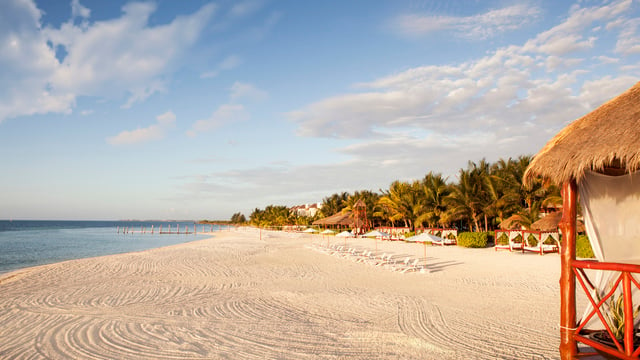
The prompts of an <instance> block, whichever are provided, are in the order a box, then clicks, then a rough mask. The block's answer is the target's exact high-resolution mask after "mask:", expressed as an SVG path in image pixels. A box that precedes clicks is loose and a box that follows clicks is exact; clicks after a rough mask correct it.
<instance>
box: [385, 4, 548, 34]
mask: <svg viewBox="0 0 640 360" xmlns="http://www.w3.org/2000/svg"><path fill="white" fill-rule="evenodd" d="M539 15H540V10H539V9H538V8H536V7H533V6H528V5H525V4H517V5H512V6H508V7H505V8H502V9H496V10H490V11H488V12H486V13H484V14H478V15H473V16H464V17H454V16H436V15H422V16H421V15H415V14H411V15H403V16H399V17H397V18H395V19H393V20H392V22H391V25H392V27H393V28H394V29H396V31H398V32H400V33H403V34H407V35H414V36H419V35H425V34H428V33H432V32H436V31H452V32H453V33H454V34H456V35H457V36H459V37H467V38H472V39H486V38H490V37H492V36H495V35H496V34H498V33H503V32H505V31H509V30H515V29H518V28H520V27H522V26H523V25H524V24H527V23H529V22H530V21H532V20H534V19H535V18H536V17H538V16H539Z"/></svg>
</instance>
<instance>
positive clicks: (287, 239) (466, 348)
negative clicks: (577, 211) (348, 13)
mask: <svg viewBox="0 0 640 360" xmlns="http://www.w3.org/2000/svg"><path fill="white" fill-rule="evenodd" d="M326 242H327V238H322V237H321V236H318V235H315V236H310V235H299V234H296V235H291V234H284V233H275V232H274V233H267V232H263V234H262V240H260V238H259V234H258V233H257V232H256V231H254V230H252V231H237V232H221V233H217V234H215V236H214V237H213V238H211V239H207V240H201V241H196V242H193V243H189V244H181V245H175V246H171V247H167V248H162V249H155V250H148V251H144V252H139V253H131V254H123V255H114V256H106V257H100V258H94V259H84V260H74V261H68V262H63V263H59V264H54V265H48V266H41V267H37V268H31V269H27V270H23V271H19V272H14V273H10V274H6V275H5V276H4V277H3V278H0V294H1V295H0V324H2V326H0V339H2V340H1V341H0V358H2V359H37V358H49V359H318V358H319V359H375V358H387V359H415V358H421V359H462V358H464V359H551V358H558V351H557V348H558V344H559V343H558V333H559V331H558V308H559V304H558V302H559V300H558V276H559V257H558V255H557V254H548V255H545V256H539V255H536V254H516V253H508V252H495V251H494V250H493V249H463V248H457V247H428V248H427V251H428V253H427V261H428V264H429V265H428V269H429V272H427V273H413V272H410V273H405V274H401V273H398V272H394V271H390V270H388V269H384V268H382V267H374V266H370V265H367V264H364V263H356V262H354V261H350V260H349V259H347V258H341V257H337V256H331V255H328V254H326V253H322V252H320V251H317V250H314V249H313V247H312V246H311V245H312V244H315V245H318V244H325V243H326ZM329 242H340V243H343V242H344V240H341V239H338V238H335V237H332V238H329ZM347 242H348V245H349V246H354V245H357V246H361V247H369V248H372V249H373V248H374V246H376V245H377V246H378V248H379V249H380V250H381V251H388V252H394V253H397V254H407V255H413V256H423V247H422V245H420V244H406V243H398V242H378V243H377V244H375V243H374V242H373V241H371V240H366V239H363V240H354V239H349V240H348V241H347Z"/></svg>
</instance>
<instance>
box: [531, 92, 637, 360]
mask: <svg viewBox="0 0 640 360" xmlns="http://www.w3.org/2000/svg"><path fill="white" fill-rule="evenodd" d="M639 140H640V83H637V84H636V85H635V86H633V87H631V88H630V89H629V90H627V91H626V92H624V93H622V94H621V95H619V96H618V97H616V98H614V99H612V100H610V101H609V102H607V103H605V104H604V105H602V106H600V107H599V108H597V109H596V110H594V111H593V112H591V113H589V114H587V115H585V116H584V117H582V118H580V119H578V120H575V121H574V122H573V123H571V124H569V125H568V126H567V127H566V128H564V129H563V130H562V131H560V132H559V133H558V134H557V135H556V136H555V137H554V138H553V139H551V141H549V142H548V143H547V145H546V146H545V147H544V148H543V149H542V150H541V151H540V152H539V153H538V154H537V155H536V156H535V157H534V159H533V161H532V162H531V164H530V166H529V168H528V169H527V172H526V174H525V181H526V180H529V179H531V178H532V177H533V176H535V175H542V176H544V177H546V178H548V179H551V180H552V181H554V182H555V183H557V184H562V198H563V206H562V208H563V215H562V220H561V221H560V228H561V231H562V233H563V237H564V238H563V243H562V250H561V275H560V307H561V310H560V356H561V358H562V359H563V360H568V359H575V358H576V357H578V356H584V355H587V353H582V352H580V351H579V350H578V347H577V342H581V343H584V344H586V345H588V346H591V347H592V348H594V349H595V350H596V351H598V352H601V353H606V354H609V355H613V356H615V357H619V358H636V359H637V358H638V356H639V354H640V349H638V348H636V347H637V345H635V344H634V339H635V338H636V336H635V331H634V327H635V325H634V316H633V308H635V307H636V306H637V304H634V303H633V298H634V296H633V292H634V289H635V292H636V293H637V292H638V291H637V289H638V288H640V285H639V283H638V280H637V279H636V277H634V276H637V275H638V273H640V260H639V259H640V173H639V172H636V171H637V170H638V169H640V141H639ZM578 192H579V193H580V202H581V206H582V210H583V211H582V214H583V217H584V222H585V228H586V231H587V235H588V236H589V239H590V241H591V246H592V248H593V250H594V253H595V254H596V258H597V259H598V261H580V260H576V252H575V240H576V214H577V200H578ZM585 269H591V270H598V271H596V272H597V273H598V275H597V277H596V279H595V281H593V280H591V279H589V277H588V276H587V273H586V272H585V271H584V270H585ZM576 280H578V281H579V284H580V287H581V288H582V289H583V290H584V293H585V295H586V296H587V298H589V299H590V302H591V303H592V304H594V307H592V308H590V309H587V311H586V312H585V315H584V316H583V317H582V319H580V321H576V299H575V298H576ZM606 284H609V285H606ZM604 285H606V286H608V287H606V288H603V287H601V286H604ZM617 294H619V295H617ZM618 296H622V298H623V299H624V306H623V309H624V310H623V312H624V317H623V318H624V326H623V327H622V329H623V330H622V334H620V333H619V332H617V331H616V333H614V330H615V329H613V328H614V326H612V324H609V323H608V322H607V321H605V319H606V315H611V314H606V312H608V311H610V309H612V307H609V306H607V304H609V303H611V302H612V301H614V297H615V298H618V299H619V297H618ZM637 297H638V296H636V298H637ZM594 308H595V309H594ZM603 313H604V314H605V315H603ZM594 320H595V321H596V322H598V325H597V326H600V327H601V328H603V329H604V330H593V329H592V328H591V327H590V326H591V325H590V324H592V323H593V322H594ZM587 325H589V327H587ZM598 331H600V332H603V335H606V336H607V337H609V338H611V339H613V340H612V342H613V343H614V344H613V345H605V343H604V341H600V340H598V338H596V337H595V335H594V334H597V333H598ZM604 333H606V334H604ZM592 335H593V336H592Z"/></svg>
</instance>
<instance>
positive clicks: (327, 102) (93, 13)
mask: <svg viewBox="0 0 640 360" xmlns="http://www.w3.org/2000/svg"><path fill="white" fill-rule="evenodd" d="M639 10H640V5H639V4H638V3H637V2H635V1H631V0H618V1H588V0H584V1H576V2H570V1H554V0H532V1H503V0H499V1H492V0H488V1H471V0H464V1H463V0H453V1H444V0H440V1H429V0H425V1H417V0H416V1H368V0H367V1H365V0H362V1H315V2H314V1H293V0H292V1H287V0H282V1H275V0H274V1H267V0H264V1H263V0H247V1H215V2H209V1H200V0H197V1H195V0H194V1H171V0H158V1H151V2H130V1H99V0H91V1H90V0H73V1H61V0H56V1H45V0H39V1H34V0H4V1H1V2H0V169H1V170H0V174H1V175H0V189H2V191H0V218H4V219H126V218H134V219H228V218H229V217H230V216H231V215H232V214H233V213H234V212H237V211H241V212H243V213H245V215H247V216H248V215H249V214H250V212H251V210H252V209H253V208H256V207H260V208H264V207H265V206H267V205H269V204H277V205H297V204H305V203H313V202H318V201H322V198H324V197H326V196H329V195H331V194H333V193H335V192H342V191H349V192H351V191H355V190H365V189H367V190H373V191H377V190H379V189H381V188H382V189H385V188H388V186H389V184H390V183H391V182H392V181H393V180H413V179H420V178H422V177H423V176H424V175H425V174H426V173H427V172H429V171H434V172H439V173H442V174H443V175H445V176H448V177H449V178H450V180H452V181H455V174H456V173H457V171H458V170H459V169H460V168H463V167H466V165H467V161H468V160H472V161H478V160H480V159H482V158H486V159H487V160H488V161H495V160H497V159H498V158H508V157H517V156H519V155H522V154H534V153H536V152H537V151H538V150H539V149H540V148H541V147H542V146H543V145H544V144H545V143H546V142H547V141H548V140H549V139H550V138H551V137H552V136H553V135H554V134H555V133H556V132H557V131H559V130H560V129H561V128H562V127H564V126H565V125H566V124H567V123H568V122H570V121H572V120H574V119H576V118H578V117H580V116H582V115H584V114H586V113H588V112H589V111H591V110H593V109H594V108H596V107H597V106H599V105H600V104H602V103H603V102H604V101H606V100H608V99H610V98H612V97H614V96H615V95H617V94H619V93H621V92H622V91H624V90H626V89H627V88H629V87H630V86H632V85H633V84H635V83H636V82H637V81H638V80H639V79H640V77H639V75H640V65H639V64H640V62H639V60H640V56H639V54H640V36H639V35H640V11H639Z"/></svg>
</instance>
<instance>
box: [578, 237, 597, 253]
mask: <svg viewBox="0 0 640 360" xmlns="http://www.w3.org/2000/svg"><path fill="white" fill-rule="evenodd" d="M594 256H595V255H593V249H591V243H589V238H588V237H587V235H578V238H577V239H576V257H579V258H592V257H594Z"/></svg>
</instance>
